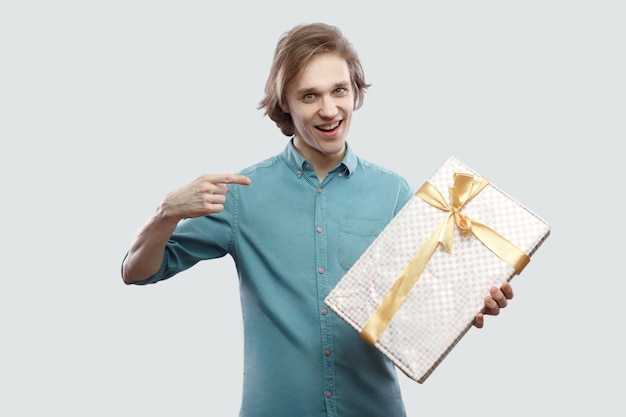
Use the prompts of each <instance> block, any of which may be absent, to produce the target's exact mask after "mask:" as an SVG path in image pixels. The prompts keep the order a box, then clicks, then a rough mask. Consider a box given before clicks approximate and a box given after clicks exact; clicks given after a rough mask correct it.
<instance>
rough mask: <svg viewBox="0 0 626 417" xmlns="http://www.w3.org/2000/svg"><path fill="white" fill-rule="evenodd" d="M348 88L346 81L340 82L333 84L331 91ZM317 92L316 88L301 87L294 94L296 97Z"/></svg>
mask: <svg viewBox="0 0 626 417" xmlns="http://www.w3.org/2000/svg"><path fill="white" fill-rule="evenodd" d="M349 86H350V83H349V82H348V81H341V82H338V83H335V84H333V86H332V88H331V90H334V89H336V88H346V87H349ZM318 91H319V89H318V88H316V87H302V88H299V89H297V90H296V91H295V92H296V93H297V94H298V95H301V94H305V93H316V92H318Z"/></svg>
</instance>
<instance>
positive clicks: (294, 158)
mask: <svg viewBox="0 0 626 417" xmlns="http://www.w3.org/2000/svg"><path fill="white" fill-rule="evenodd" d="M282 158H283V159H284V160H285V162H287V165H289V168H291V170H292V171H293V172H294V173H295V174H296V175H301V173H302V171H303V170H304V164H306V163H308V161H307V160H306V159H304V157H302V155H300V153H298V151H297V150H296V148H295V146H293V138H291V140H289V143H288V144H287V146H285V149H284V150H283V152H282ZM357 166H358V163H357V157H356V154H355V153H354V152H352V148H350V146H349V145H348V143H347V142H346V154H345V155H344V157H343V159H342V160H341V163H340V164H339V165H338V166H337V167H335V169H333V171H335V170H337V169H345V171H346V173H345V175H347V176H350V175H352V174H353V173H354V172H355V171H356V167H357Z"/></svg>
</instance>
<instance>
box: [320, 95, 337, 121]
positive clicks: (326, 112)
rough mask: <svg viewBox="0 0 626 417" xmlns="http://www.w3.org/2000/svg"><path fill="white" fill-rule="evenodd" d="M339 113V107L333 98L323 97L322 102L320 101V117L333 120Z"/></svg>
mask: <svg viewBox="0 0 626 417" xmlns="http://www.w3.org/2000/svg"><path fill="white" fill-rule="evenodd" d="M337 112H338V110H337V105H336V104H335V100H333V99H332V98H331V97H323V98H322V100H320V109H319V114H320V116H322V117H324V118H329V119H331V118H333V117H335V116H336V115H337Z"/></svg>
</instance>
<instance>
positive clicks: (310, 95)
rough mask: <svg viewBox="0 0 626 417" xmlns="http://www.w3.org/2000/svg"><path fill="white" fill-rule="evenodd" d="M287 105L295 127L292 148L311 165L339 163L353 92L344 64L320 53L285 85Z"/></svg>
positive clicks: (349, 117) (342, 152)
mask: <svg viewBox="0 0 626 417" xmlns="http://www.w3.org/2000/svg"><path fill="white" fill-rule="evenodd" d="M286 98H287V103H286V104H287V105H286V108H284V109H283V110H284V111H286V112H287V113H290V114H291V118H292V119H293V123H294V126H295V130H296V133H295V138H294V145H295V146H296V149H298V151H299V152H300V153H301V154H302V156H304V157H305V158H307V159H309V160H311V161H312V162H313V163H315V162H323V163H326V164H327V163H339V162H340V161H341V159H342V158H343V155H344V153H345V141H346V136H347V135H348V130H349V128H350V120H351V116H352V111H353V110H354V91H352V83H351V80H350V71H349V69H348V64H347V63H346V61H345V60H344V59H343V58H341V57H339V56H338V55H334V54H321V55H318V56H316V57H315V58H313V60H312V61H311V62H310V63H309V65H308V66H307V67H305V68H304V69H303V70H302V72H301V73H300V74H299V75H298V76H297V77H296V78H294V79H293V80H292V81H291V82H290V83H289V85H288V86H287V94H286Z"/></svg>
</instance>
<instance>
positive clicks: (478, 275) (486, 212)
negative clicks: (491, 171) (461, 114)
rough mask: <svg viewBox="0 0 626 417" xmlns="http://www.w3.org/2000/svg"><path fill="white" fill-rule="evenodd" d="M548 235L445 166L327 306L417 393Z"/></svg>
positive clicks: (466, 171)
mask: <svg viewBox="0 0 626 417" xmlns="http://www.w3.org/2000/svg"><path fill="white" fill-rule="evenodd" d="M549 234H550V226H549V224H548V223H547V222H546V221H544V220H543V219H542V218H540V217H539V216H538V215H537V214H535V213H534V212H532V211H530V210H529V209H528V208H526V207H525V206H523V205H522V204H520V203H519V202H518V201H516V200H515V199H514V198H512V197H511V196H509V195H508V194H506V193H505V192H504V191H502V190H500V189H499V188H498V187H496V186H495V185H494V184H492V183H491V182H490V181H489V180H488V179H486V178H484V177H481V176H480V175H478V174H477V173H476V172H475V171H473V170H472V169H471V168H469V167H468V166H467V165H465V164H463V163H462V162H460V161H459V160H457V159H456V158H455V157H453V156H451V157H449V158H448V159H447V160H445V161H444V163H443V164H442V165H441V166H440V167H439V169H438V170H437V171H436V172H435V174H434V175H433V176H432V177H431V178H430V180H429V181H427V182H426V183H424V185H423V186H422V187H421V188H420V189H419V190H418V191H417V192H416V193H415V195H414V196H413V197H412V198H411V200H410V201H409V202H408V203H407V204H406V205H405V206H404V207H403V208H402V209H401V211H400V212H399V213H398V214H397V215H396V216H395V217H394V218H393V219H392V221H391V222H390V223H389V224H388V225H387V226H386V227H385V228H384V229H383V231H382V232H381V233H380V234H379V235H378V236H377V238H376V239H375V240H374V241H373V242H372V244H371V245H370V246H369V247H368V249H366V250H365V252H364V253H363V254H362V255H361V256H360V258H359V259H358V260H357V261H356V262H355V264H354V265H353V266H352V267H351V268H350V270H349V271H348V272H347V273H346V274H345V275H344V276H343V277H342V278H341V279H340V281H339V282H338V283H337V285H336V286H335V287H334V288H333V289H332V291H331V292H330V293H329V294H328V296H327V297H326V298H325V300H324V302H325V304H326V305H327V306H328V307H329V308H330V309H331V310H333V311H334V312H335V313H337V315H339V317H341V318H342V319H343V320H345V321H346V322H347V323H349V324H350V325H351V326H352V327H353V328H354V329H355V330H356V331H358V332H359V333H360V335H361V338H362V339H363V340H364V342H366V343H370V344H371V345H374V346H376V347H377V348H378V349H379V350H380V351H381V352H382V353H384V354H385V355H386V356H387V357H388V358H390V359H391V360H392V361H393V362H394V364H395V365H396V366H397V367H398V368H399V369H401V370H402V371H403V372H404V373H405V374H406V375H407V376H408V377H409V378H411V379H413V380H415V381H417V382H418V383H423V382H424V381H425V380H426V379H427V378H428V377H429V376H430V375H431V373H432V372H433V371H434V370H435V368H436V367H437V366H438V365H439V364H440V363H441V361H442V360H443V359H444V358H445V357H446V355H448V353H449V352H450V351H451V350H452V349H453V348H454V347H455V346H456V345H457V343H458V342H459V341H460V340H461V338H462V337H463V336H464V335H465V334H466V333H467V331H468V330H469V329H470V328H471V327H472V325H473V320H474V317H475V316H476V314H478V313H479V312H482V311H483V310H484V298H485V297H486V296H487V295H488V294H489V290H490V288H491V287H493V286H496V287H499V286H501V285H502V283H503V282H504V281H510V280H511V279H512V278H513V277H514V276H516V275H519V274H520V273H521V272H522V270H523V269H524V268H525V266H526V265H527V264H528V262H529V261H530V257H531V255H533V253H534V252H535V251H536V250H537V249H538V248H539V247H540V245H541V244H542V243H543V242H544V241H545V239H546V238H547V237H548V236H549Z"/></svg>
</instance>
